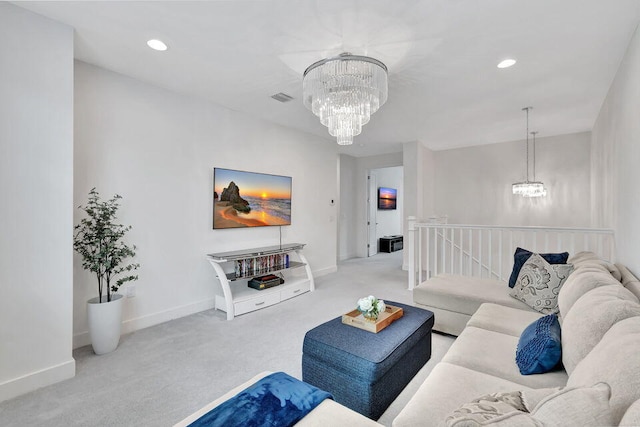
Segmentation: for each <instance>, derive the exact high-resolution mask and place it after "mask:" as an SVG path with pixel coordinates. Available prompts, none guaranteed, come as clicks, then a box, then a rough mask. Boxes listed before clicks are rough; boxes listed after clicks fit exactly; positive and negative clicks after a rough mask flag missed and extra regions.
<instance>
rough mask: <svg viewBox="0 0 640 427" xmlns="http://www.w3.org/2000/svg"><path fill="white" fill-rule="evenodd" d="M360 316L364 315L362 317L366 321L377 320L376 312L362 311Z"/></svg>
mask: <svg viewBox="0 0 640 427" xmlns="http://www.w3.org/2000/svg"><path fill="white" fill-rule="evenodd" d="M362 316H364V319H365V320H366V321H368V322H373V323H375V321H376V320H378V313H362Z"/></svg>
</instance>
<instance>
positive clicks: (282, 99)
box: [271, 92, 293, 102]
mask: <svg viewBox="0 0 640 427" xmlns="http://www.w3.org/2000/svg"><path fill="white" fill-rule="evenodd" d="M271 97H272V98H273V99H275V100H276V101H280V102H289V101H291V100H292V99H293V98H292V97H291V96H289V95H287V94H286V93H282V92H280V93H276V94H275V95H271Z"/></svg>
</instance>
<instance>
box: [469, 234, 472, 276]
mask: <svg viewBox="0 0 640 427" xmlns="http://www.w3.org/2000/svg"><path fill="white" fill-rule="evenodd" d="M469 276H473V230H472V229H471V228H470V229H469Z"/></svg>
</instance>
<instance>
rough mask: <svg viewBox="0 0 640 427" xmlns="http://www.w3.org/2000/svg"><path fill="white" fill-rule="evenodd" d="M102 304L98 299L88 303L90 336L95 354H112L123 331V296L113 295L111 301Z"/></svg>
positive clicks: (104, 297)
mask: <svg viewBox="0 0 640 427" xmlns="http://www.w3.org/2000/svg"><path fill="white" fill-rule="evenodd" d="M106 300H107V297H106V296H103V297H102V301H103V302H102V303H100V302H99V299H98V297H96V298H91V299H90V300H89V301H87V316H88V318H89V336H90V337H91V346H92V347H93V351H94V353H95V354H105V353H110V352H112V351H113V350H115V349H116V348H117V347H118V343H119V342H120V331H121V329H122V295H120V294H112V295H111V301H110V302H105V301H106Z"/></svg>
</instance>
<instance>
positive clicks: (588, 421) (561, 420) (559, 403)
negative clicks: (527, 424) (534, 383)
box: [531, 383, 614, 427]
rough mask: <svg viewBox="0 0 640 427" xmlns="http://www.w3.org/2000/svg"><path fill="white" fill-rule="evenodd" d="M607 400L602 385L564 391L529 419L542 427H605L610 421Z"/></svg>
mask: <svg viewBox="0 0 640 427" xmlns="http://www.w3.org/2000/svg"><path fill="white" fill-rule="evenodd" d="M610 398H611V388H610V387H609V385H608V384H606V383H598V384H595V385H593V386H591V387H565V388H564V389H562V390H560V391H558V392H557V393H554V394H552V395H550V396H548V397H546V398H545V399H543V400H542V401H541V402H540V403H539V404H538V406H536V407H535V409H534V410H533V411H531V415H532V416H533V417H534V418H535V419H536V420H538V421H540V422H541V423H542V424H543V425H545V426H584V427H586V426H594V427H595V426H609V425H613V421H614V414H613V411H612V409H611V405H610Z"/></svg>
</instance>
